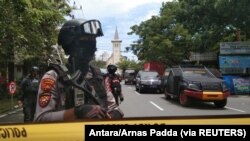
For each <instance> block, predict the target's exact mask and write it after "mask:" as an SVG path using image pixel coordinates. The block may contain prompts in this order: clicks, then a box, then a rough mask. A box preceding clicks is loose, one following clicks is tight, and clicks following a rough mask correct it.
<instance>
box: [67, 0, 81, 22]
mask: <svg viewBox="0 0 250 141" xmlns="http://www.w3.org/2000/svg"><path fill="white" fill-rule="evenodd" d="M72 9H73V10H72V11H74V10H81V11H82V16H83V17H84V13H83V10H82V6H81V5H80V6H79V7H78V6H77V4H76V2H75V1H74V3H73V6H72ZM71 13H72V12H71ZM69 16H70V17H71V18H72V19H75V15H74V14H73V13H72V14H70V15H69Z"/></svg>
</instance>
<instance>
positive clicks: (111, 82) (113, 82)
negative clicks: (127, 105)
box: [105, 64, 124, 105]
mask: <svg viewBox="0 0 250 141" xmlns="http://www.w3.org/2000/svg"><path fill="white" fill-rule="evenodd" d="M107 71H108V74H107V75H106V77H105V86H106V89H107V91H108V92H111V93H112V94H113V96H114V97H115V101H116V104H117V105H119V100H120V101H121V102H122V101H123V100H124V97H123V94H122V88H121V84H120V77H119V76H118V75H117V74H116V73H115V72H116V71H117V66H115V65H112V64H110V65H108V66H107Z"/></svg>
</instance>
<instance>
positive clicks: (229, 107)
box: [225, 106, 246, 113]
mask: <svg viewBox="0 0 250 141" xmlns="http://www.w3.org/2000/svg"><path fill="white" fill-rule="evenodd" d="M225 108H227V109H230V110H234V111H238V112H242V113H245V112H246V111H243V110H239V109H235V108H231V107H227V106H225Z"/></svg>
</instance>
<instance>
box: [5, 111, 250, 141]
mask: <svg viewBox="0 0 250 141" xmlns="http://www.w3.org/2000/svg"><path fill="white" fill-rule="evenodd" d="M85 125H103V126H105V125H166V126H167V125H249V127H250V116H248V117H231V118H228V117H227V118H186V119H185V118H184V119H183V118H177V119H174V118H170V119H164V118H162V119H153V118H149V119H122V120H98V121H96V120H95V121H93V120H88V121H80V122H64V123H61V122H60V123H31V124H5V125H0V140H1V141H2V140H3V141H4V140H6V141H7V140H11V141H20V140H22V141H55V140H56V141H82V140H85Z"/></svg>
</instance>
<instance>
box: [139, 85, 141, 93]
mask: <svg viewBox="0 0 250 141" xmlns="http://www.w3.org/2000/svg"><path fill="white" fill-rule="evenodd" d="M139 93H142V87H141V86H140V85H139Z"/></svg>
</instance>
